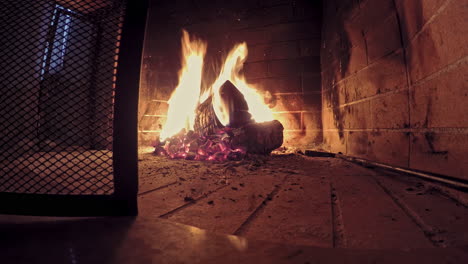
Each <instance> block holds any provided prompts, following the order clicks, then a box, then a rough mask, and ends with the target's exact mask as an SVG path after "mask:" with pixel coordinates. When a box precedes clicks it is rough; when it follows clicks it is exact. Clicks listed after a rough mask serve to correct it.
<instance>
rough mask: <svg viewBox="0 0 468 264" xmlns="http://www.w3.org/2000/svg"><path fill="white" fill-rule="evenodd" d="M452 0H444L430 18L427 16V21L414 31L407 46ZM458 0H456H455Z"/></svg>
mask: <svg viewBox="0 0 468 264" xmlns="http://www.w3.org/2000/svg"><path fill="white" fill-rule="evenodd" d="M452 1H453V0H446V1H445V3H443V4H442V5H441V6H440V7H439V9H438V10H437V11H436V12H434V14H433V15H432V17H431V18H429V19H428V20H427V22H426V23H425V24H424V25H423V26H422V27H421V29H420V30H419V31H418V32H417V33H416V34H414V36H413V38H411V39H410V40H409V41H408V45H407V46H410V45H411V44H412V43H413V42H414V40H415V39H417V38H418V37H419V36H420V35H421V34H422V33H423V32H424V31H425V30H426V29H427V27H429V25H430V24H432V22H433V21H434V20H435V19H436V18H437V17H438V16H439V15H440V14H441V13H442V12H443V11H444V10H445V9H446V8H447V6H448V5H449V4H450V3H451V2H452ZM457 1H458V0H457Z"/></svg>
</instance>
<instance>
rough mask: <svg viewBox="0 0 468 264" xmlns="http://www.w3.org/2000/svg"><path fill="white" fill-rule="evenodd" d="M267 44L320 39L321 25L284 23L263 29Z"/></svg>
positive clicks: (305, 22)
mask: <svg viewBox="0 0 468 264" xmlns="http://www.w3.org/2000/svg"><path fill="white" fill-rule="evenodd" d="M265 31H266V33H265V39H264V41H265V42H267V43H274V42H281V41H288V40H300V39H317V38H320V32H321V23H316V22H312V21H304V22H294V23H284V24H277V25H271V26H266V27H265Z"/></svg>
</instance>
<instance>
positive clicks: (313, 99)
mask: <svg viewBox="0 0 468 264" xmlns="http://www.w3.org/2000/svg"><path fill="white" fill-rule="evenodd" d="M303 98H304V105H303V110H306V111H314V112H315V111H320V110H321V109H322V95H321V94H319V93H313V94H304V95H303Z"/></svg>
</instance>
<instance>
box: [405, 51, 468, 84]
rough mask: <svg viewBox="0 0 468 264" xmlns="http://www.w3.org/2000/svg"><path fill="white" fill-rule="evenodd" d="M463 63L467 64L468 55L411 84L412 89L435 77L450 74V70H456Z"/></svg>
mask: <svg viewBox="0 0 468 264" xmlns="http://www.w3.org/2000/svg"><path fill="white" fill-rule="evenodd" d="M465 63H468V55H467V56H465V57H462V58H461V59H459V60H456V61H454V62H452V63H450V64H448V65H446V66H444V67H443V68H442V69H440V70H438V71H436V72H434V73H432V74H430V75H429V76H426V77H424V78H422V79H421V80H419V81H417V82H415V83H414V84H413V87H416V86H420V85H423V84H425V83H426V82H429V81H432V80H434V79H436V78H437V77H439V76H441V75H443V74H446V73H449V72H451V71H452V70H454V69H456V68H458V67H459V66H460V65H462V64H465Z"/></svg>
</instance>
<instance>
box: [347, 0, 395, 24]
mask: <svg viewBox="0 0 468 264" xmlns="http://www.w3.org/2000/svg"><path fill="white" fill-rule="evenodd" d="M359 6H360V8H361V9H360V11H359V15H358V16H356V17H355V18H354V22H355V23H357V25H359V26H360V28H361V30H363V31H364V32H367V31H368V30H370V28H371V27H372V26H373V25H375V24H376V23H378V22H380V21H383V20H385V18H387V17H389V16H390V15H391V14H393V13H395V8H394V3H393V0H381V1H372V0H365V1H361V3H360V4H359Z"/></svg>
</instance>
